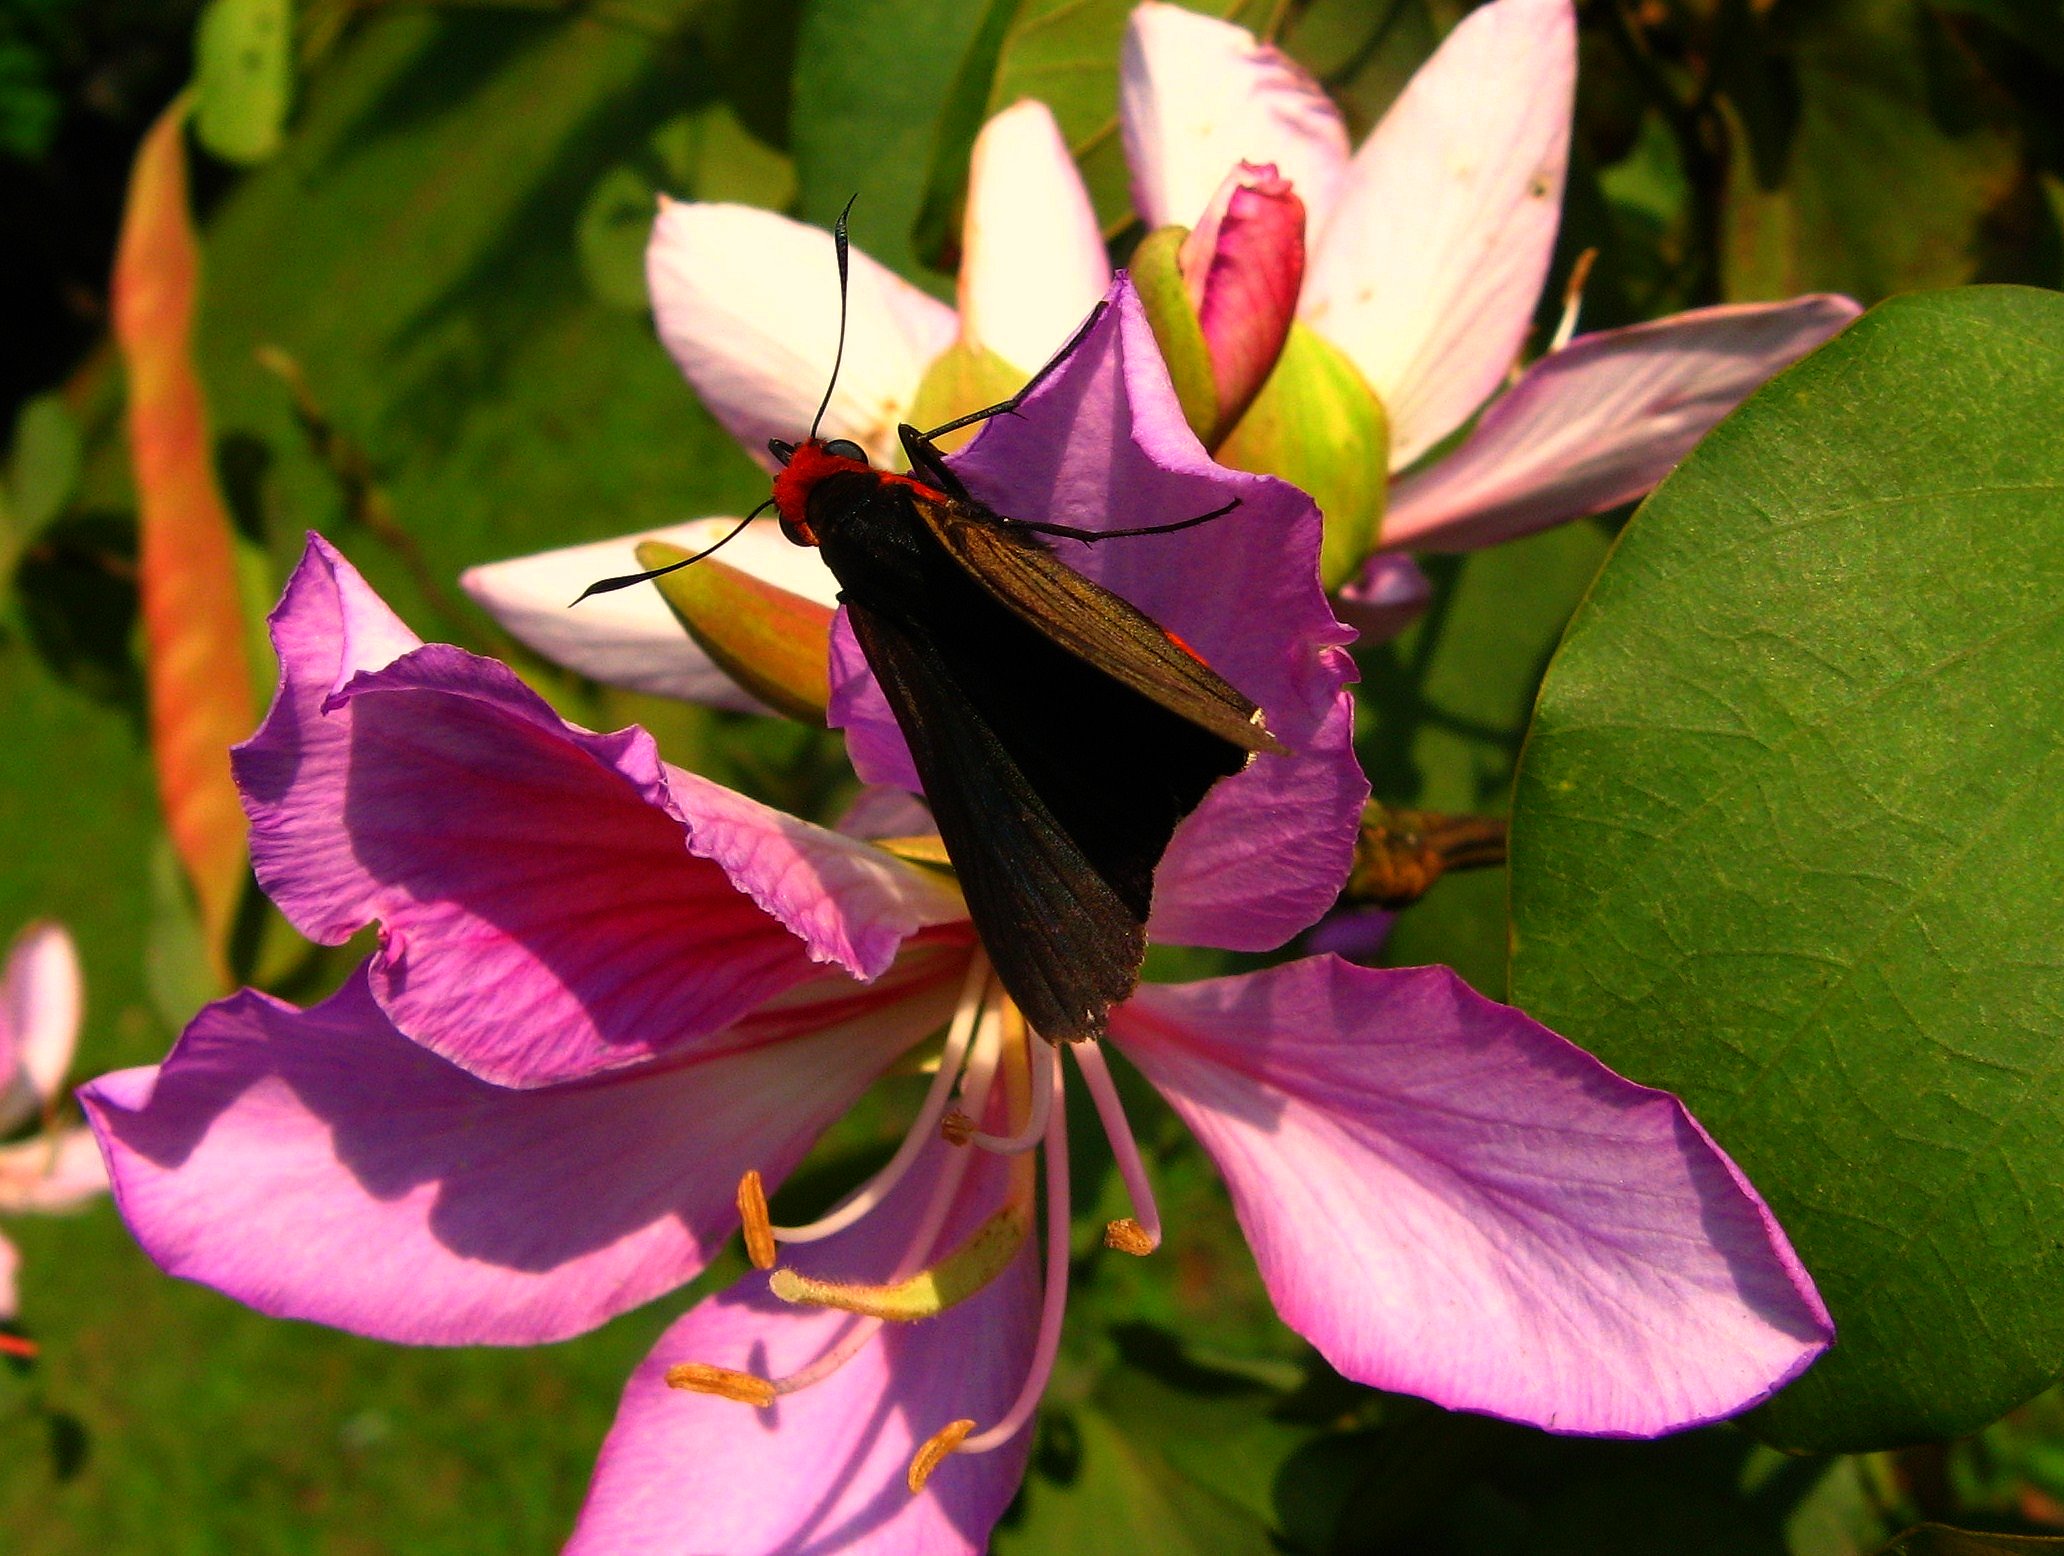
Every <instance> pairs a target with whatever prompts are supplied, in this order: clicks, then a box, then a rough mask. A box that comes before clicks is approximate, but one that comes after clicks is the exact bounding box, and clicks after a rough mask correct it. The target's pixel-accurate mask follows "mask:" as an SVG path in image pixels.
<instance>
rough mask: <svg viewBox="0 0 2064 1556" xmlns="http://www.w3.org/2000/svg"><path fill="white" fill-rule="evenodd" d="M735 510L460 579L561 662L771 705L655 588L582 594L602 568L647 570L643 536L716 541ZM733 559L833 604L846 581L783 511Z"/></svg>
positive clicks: (706, 697) (731, 704)
mask: <svg viewBox="0 0 2064 1556" xmlns="http://www.w3.org/2000/svg"><path fill="white" fill-rule="evenodd" d="M737 523H738V521H737V520H736V519H696V520H693V521H692V522H690V523H687V524H676V525H673V526H671V527H670V528H667V529H656V530H644V531H640V532H639V533H638V534H635V535H620V536H618V537H617V538H616V539H614V540H597V541H592V542H590V543H589V544H587V545H582V546H567V547H564V548H563V549H561V550H558V551H541V552H538V553H537V554H536V555H535V556H524V557H514V558H511V559H510V560H509V561H506V562H489V563H487V564H486V565H485V566H481V567H473V568H468V569H467V570H466V571H465V572H464V573H461V574H460V575H459V583H460V585H461V586H462V587H463V588H464V589H465V591H466V593H468V594H469V595H471V596H472V597H473V601H474V603H475V604H477V605H479V606H480V607H481V609H483V610H485V611H486V612H487V613H488V614H489V615H491V616H493V617H494V619H495V620H496V621H498V622H500V623H501V624H502V625H503V626H504V627H505V628H507V629H508V631H509V632H510V633H511V634H512V635H513V636H514V637H516V638H517V639H519V640H520V641H521V642H522V643H523V644H524V645H525V646H526V647H528V648H531V649H534V650H536V651H537V652H538V653H540V654H542V655H544V656H545V658H547V659H549V660H551V661H552V662H553V663H554V664H560V665H564V666H566V668H567V669H569V670H576V671H578V672H579V673H580V674H582V675H585V676H586V677H588V679H590V680H592V681H600V682H602V683H603V684H604V685H606V686H621V687H625V688H627V689H628V690H630V691H634V692H647V693H650V694H651V695H653V696H656V697H675V698H679V699H680V700H681V701H683V702H699V703H703V704H705V705H707V706H709V707H713V708H729V709H731V710H733V711H734V712H739V713H764V712H766V711H768V710H767V708H766V707H765V706H764V705H763V704H762V703H760V702H759V701H758V700H757V699H756V698H755V697H754V696H753V695H752V694H751V693H750V692H748V691H746V690H744V689H743V688H742V687H740V686H739V684H738V683H737V682H736V681H734V680H732V679H731V677H730V676H728V675H726V674H725V673H724V672H723V671H722V670H719V669H718V668H717V667H716V666H715V665H714V664H712V663H711V662H710V657H709V655H707V654H705V653H704V652H703V651H702V649H701V648H700V647H699V646H698V645H697V644H696V642H695V640H694V639H693V638H691V637H690V636H689V635H688V634H687V633H686V632H685V631H684V630H682V627H681V623H680V622H679V621H677V620H676V619H675V617H674V613H673V612H672V611H670V610H668V609H667V605H666V601H665V600H663V599H662V598H660V595H659V592H658V591H657V590H656V589H618V590H616V591H614V592H613V593H610V594H598V595H595V596H594V597H593V598H592V599H586V600H582V601H581V603H580V604H579V605H578V606H575V607H573V608H572V609H568V607H569V606H570V605H572V602H573V600H574V599H575V598H576V597H577V596H578V595H579V594H580V592H581V590H583V589H585V588H587V586H588V585H589V584H591V583H594V582H596V581H597V580H599V579H603V578H616V577H620V576H622V575H623V574H626V573H635V572H637V571H639V563H638V556H637V549H638V545H639V543H640V542H641V541H646V540H663V541H666V542H667V543H669V544H670V545H676V546H679V547H681V548H682V549H683V550H684V551H701V550H702V549H704V548H705V547H707V546H713V545H715V544H716V543H717V542H718V541H720V540H722V539H723V538H724V536H725V535H726V534H727V533H728V532H729V531H731V530H732V529H734V528H736V527H737ZM721 554H722V557H723V560H724V561H725V563H727V564H728V565H729V566H732V567H735V568H738V569H740V570H741V571H743V572H747V573H750V574H752V576H753V577H755V578H760V579H764V580H765V581H766V582H768V583H771V584H774V585H777V586H778V587H780V588H783V589H786V590H788V591H789V592H790V593H791V594H799V595H802V596H803V597H804V598H805V599H810V600H816V601H818V602H819V603H821V604H824V605H832V604H835V603H836V602H837V599H838V584H837V583H836V582H835V581H834V580H833V578H832V576H831V572H830V570H829V569H828V568H826V567H825V565H824V562H823V559H822V558H821V557H819V556H818V555H817V552H816V550H815V549H814V548H812V547H809V546H798V545H794V544H792V543H790V542H789V541H788V540H787V539H785V538H784V537H783V535H782V533H781V525H780V523H779V521H777V520H775V519H755V520H753V522H752V523H750V524H748V525H747V526H746V527H745V528H744V529H743V530H741V531H740V532H739V535H738V538H737V539H736V540H732V541H730V542H728V543H726V545H725V546H724V549H723V552H722V553H721Z"/></svg>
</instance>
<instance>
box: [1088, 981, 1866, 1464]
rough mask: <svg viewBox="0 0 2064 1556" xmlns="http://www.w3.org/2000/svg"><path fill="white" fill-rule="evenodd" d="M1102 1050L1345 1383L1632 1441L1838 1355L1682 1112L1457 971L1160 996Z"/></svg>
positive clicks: (1749, 1191) (1785, 1247)
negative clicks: (1194, 1143)
mask: <svg viewBox="0 0 2064 1556" xmlns="http://www.w3.org/2000/svg"><path fill="white" fill-rule="evenodd" d="M1111 1032H1112V1036H1113V1037H1114V1038H1116V1039H1118V1040H1120V1041H1121V1042H1122V1044H1123V1046H1124V1049H1125V1051H1126V1053H1127V1054H1128V1055H1130V1056H1131V1057H1132V1059H1133V1060H1134V1061H1135V1062H1136V1063H1137V1064H1138V1065H1139V1066H1140V1068H1141V1069H1142V1070H1144V1071H1145V1072H1146V1074H1147V1077H1148V1079H1149V1080H1151V1081H1153V1083H1154V1084H1155V1085H1156V1086H1158V1087H1159V1088H1160V1089H1161V1091H1162V1092H1163V1093H1164V1094H1165V1095H1166V1096H1167V1098H1168V1100H1169V1101H1170V1102H1171V1103H1172V1104H1173V1105H1174V1106H1175V1109H1176V1111H1177V1112H1179V1113H1181V1114H1182V1116H1183V1118H1184V1120H1185V1121H1186V1122H1187V1123H1188V1124H1189V1126H1190V1127H1191V1129H1192V1130H1194V1131H1195V1132H1196V1134H1197V1136H1198V1138H1199V1139H1200V1140H1202V1141H1203V1143H1204V1145H1205V1148H1206V1149H1207V1150H1209V1151H1210V1152H1211V1154H1212V1155H1213V1156H1214V1157H1215V1158H1216V1159H1217V1161H1218V1164H1219V1167H1220V1169H1221V1170H1222V1171H1223V1172H1224V1173H1225V1175H1226V1180H1227V1182H1228V1184H1229V1185H1230V1186H1231V1188H1232V1192H1233V1205H1234V1208H1235V1210H1236V1211H1237V1212H1238V1214H1239V1217H1240V1224H1241V1225H1242V1226H1243V1227H1244V1228H1245V1229H1246V1232H1247V1238H1248V1241H1249V1242H1250V1243H1251V1244H1252V1245H1253V1248H1254V1254H1255V1258H1256V1260H1257V1261H1258V1262H1259V1264H1260V1266H1261V1273H1262V1279H1263V1280H1264V1281H1265V1282H1266V1283H1267V1285H1268V1288H1269V1292H1270V1295H1271V1296H1272V1297H1274V1299H1275V1303H1276V1307H1277V1310H1278V1311H1279V1312H1280V1313H1281V1314H1282V1315H1283V1318H1284V1321H1285V1322H1287V1323H1288V1324H1289V1325H1290V1326H1291V1327H1292V1328H1293V1329H1295V1330H1297V1331H1298V1332H1299V1333H1300V1334H1302V1335H1304V1336H1305V1337H1306V1338H1308V1339H1309V1340H1311V1341H1312V1343H1313V1344H1315V1345H1316V1346H1318V1348H1319V1350H1320V1351H1321V1352H1322V1353H1324V1355H1325V1357H1326V1359H1327V1360H1328V1361H1330V1362H1331V1363H1332V1364H1333V1365H1334V1366H1335V1367H1336V1368H1338V1369H1339V1370H1340V1371H1341V1372H1343V1373H1345V1374H1346V1375H1347V1376H1349V1377H1351V1378H1354V1379H1356V1380H1358V1381H1360V1382H1363V1383H1369V1384H1373V1385H1375V1386H1376V1387H1378V1388H1385V1389H1395V1390H1400V1391H1403V1392H1406V1393H1413V1394H1421V1395H1424V1396H1426V1397H1427V1398H1429V1399H1432V1400H1435V1401H1436V1402H1438V1403H1440V1404H1442V1405H1446V1406H1448V1407H1450V1408H1453V1409H1462V1410H1479V1411H1483V1412H1486V1413H1487V1414H1490V1415H1497V1416H1503V1417H1506V1418H1508V1419H1510V1420H1516V1421H1526V1422H1531V1423H1533V1424H1534V1425H1537V1426H1542V1427H1546V1428H1548V1429H1549V1430H1551V1431H1559V1432H1585V1433H1595V1434H1599V1435H1605V1436H1627V1437H1646V1436H1652V1435H1655V1434H1657V1433H1661V1432H1667V1431H1673V1430H1676V1429H1677V1428H1680V1427H1686V1426H1692V1425H1695V1424H1697V1423H1700V1422H1704V1421H1711V1420H1715V1419H1717V1418H1719V1417H1722V1416H1727V1415H1732V1414H1734V1413H1735V1412H1736V1411H1739V1410H1744V1409H1746V1408H1748V1407H1749V1406H1750V1405H1753V1404H1755V1403H1756V1402H1757V1401H1759V1400H1761V1399H1764V1398H1766V1397H1767V1396H1768V1395H1770V1394H1771V1393H1772V1392H1774V1391H1775V1390H1777V1389H1778V1388H1780V1387H1782V1386H1783V1385H1784V1384H1786V1383H1788V1382H1790V1381H1791V1380H1792V1379H1793V1378H1794V1377H1796V1376H1798V1374H1799V1373H1800V1372H1801V1371H1802V1370H1803V1369H1804V1368H1805V1367H1806V1365H1807V1364H1808V1363H1809V1362H1811V1361H1812V1360H1813V1358H1814V1357H1816V1356H1818V1355H1819V1354H1820V1352H1821V1351H1822V1350H1824V1349H1825V1348H1826V1346H1827V1344H1828V1341H1829V1339H1830V1338H1831V1336H1832V1334H1833V1328H1832V1326H1831V1324H1830V1323H1829V1320H1828V1316H1827V1310H1826V1309H1825V1308H1824V1307H1822V1306H1821V1303H1820V1299H1819V1297H1818V1296H1817V1295H1816V1294H1815V1292H1814V1289H1813V1285H1812V1282H1811V1281H1810V1280H1809V1279H1808V1277H1807V1275H1806V1272H1805V1270H1804V1269H1803V1268H1801V1266H1800V1264H1799V1261H1798V1259H1797V1258H1796V1257H1795V1256H1794V1255H1793V1253H1792V1250H1791V1247H1790V1245H1789V1244H1787V1243H1786V1241H1785V1237H1784V1233H1783V1232H1782V1231H1781V1230H1780V1229H1779V1227H1778V1225H1777V1222H1776V1221H1775V1219H1774V1218H1773V1217H1772V1216H1771V1214H1770V1212H1769V1210H1768V1209H1766V1208H1765V1207H1764V1204H1763V1202H1762V1200H1761V1199H1759V1198H1758V1197H1757V1196H1756V1192H1755V1190H1754V1189H1753V1188H1751V1187H1750V1186H1749V1184H1748V1181H1747V1180H1746V1179H1745V1178H1743V1176H1742V1175H1741V1172H1740V1171H1739V1169H1737V1168H1736V1167H1735V1165H1734V1164H1733V1163H1732V1162H1730V1161H1729V1160H1728V1159H1727V1157H1726V1156H1725V1155H1724V1154H1723V1153H1722V1152H1721V1150H1720V1148H1719V1147H1718V1146H1717V1145H1715V1144H1714V1143H1713V1141H1712V1139H1711V1137H1710V1136H1708V1135H1707V1134H1706V1132H1705V1131H1704V1130H1703V1129H1701V1128H1700V1127H1699V1125H1698V1123H1697V1121H1696V1120H1694V1119H1693V1118H1692V1117H1691V1115H1690V1114H1689V1113H1688V1112H1687V1111H1686V1110H1685V1108H1684V1105H1683V1104H1682V1103H1681V1102H1679V1101H1678V1100H1677V1099H1676V1098H1675V1097H1672V1096H1670V1095H1669V1094H1668V1093H1667V1092H1660V1091H1653V1090H1650V1089H1649V1088H1648V1087H1645V1086H1637V1085H1635V1084H1633V1083H1632V1082H1630V1081H1626V1080H1622V1079H1621V1078H1620V1077H1619V1076H1617V1075H1615V1074H1613V1073H1612V1072H1611V1071H1610V1070H1608V1069H1606V1068H1605V1066H1604V1065H1602V1064H1600V1063H1599V1062H1598V1061H1597V1060H1595V1059H1593V1058H1591V1057H1590V1056H1589V1055H1588V1054H1586V1053H1584V1052H1583V1051H1582V1050H1580V1049H1578V1048H1576V1047H1575V1046H1574V1045H1572V1044H1570V1043H1567V1042H1565V1041H1564V1040H1563V1039H1562V1038H1560V1037H1557V1036H1556V1035H1555V1034H1554V1033H1553V1032H1550V1031H1549V1030H1548V1029H1547V1028H1546V1027H1543V1026H1541V1025H1539V1024H1538V1023H1536V1022H1534V1021H1532V1020H1530V1019H1528V1018H1527V1017H1526V1016H1524V1015H1522V1014H1521V1013H1520V1012H1518V1011H1516V1010H1513V1009H1511V1008H1510V1007H1508V1006H1504V1005H1498V1004H1494V1003H1493V1002H1491V1001H1490V1000H1487V999H1484V998H1483V997H1482V996H1480V995H1478V994H1476V993H1475V992H1473V991H1472V990H1471V989H1470V988H1469V987H1468V985H1467V984H1465V983H1463V982H1462V980H1461V979H1460V978H1458V977H1456V976H1455V974H1454V973H1452V972H1450V971H1449V970H1448V969H1447V968H1444V967H1411V968H1401V969H1383V970H1378V969H1372V968H1363V967H1353V966H1350V965H1348V964H1347V963H1344V962H1340V961H1336V960H1334V959H1332V958H1329V957H1318V958H1313V959H1311V960H1309V961H1303V962H1296V963H1291V964H1289V965H1287V966H1282V967H1276V968H1271V969H1270V970H1268V971H1267V972H1261V973H1255V974H1252V975H1249V976H1245V977H1236V978H1220V979H1216V980H1213V981H1211V982H1209V983H1197V984H1190V985H1188V986H1186V987H1170V986H1165V985H1163V986H1150V987H1147V988H1143V989H1141V990H1140V992H1139V994H1138V995H1137V996H1136V997H1135V998H1134V999H1133V1000H1132V1001H1130V1002H1129V1003H1128V1004H1126V1005H1125V1006H1124V1007H1122V1008H1121V1010H1120V1011H1118V1012H1116V1013H1114V1015H1113V1019H1112V1027H1111ZM1177 1235H1178V1236H1179V1235H1180V1231H1179V1230H1178V1232H1177Z"/></svg>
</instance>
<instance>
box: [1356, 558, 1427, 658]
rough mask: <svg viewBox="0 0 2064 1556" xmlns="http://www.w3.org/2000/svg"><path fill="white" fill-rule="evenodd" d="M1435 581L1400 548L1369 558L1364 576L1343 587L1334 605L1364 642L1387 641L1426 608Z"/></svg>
mask: <svg viewBox="0 0 2064 1556" xmlns="http://www.w3.org/2000/svg"><path fill="white" fill-rule="evenodd" d="M1432 600H1433V585H1432V584H1431V583H1430V582H1429V581H1428V580H1427V577H1426V575H1425V574H1424V573H1422V572H1420V571H1419V564H1418V563H1417V562H1414V561H1413V560H1412V559H1411V558H1410V557H1408V556H1401V555H1399V554H1398V553H1397V552H1394V551H1390V552H1379V553H1378V554H1377V555H1375V556H1373V557H1371V558H1369V561H1368V564H1367V565H1366V566H1364V567H1363V569H1362V571H1361V576H1360V577H1358V578H1356V579H1354V580H1353V581H1352V582H1350V583H1349V584H1348V586H1347V587H1346V588H1344V589H1342V590H1341V591H1340V596H1339V598H1338V599H1337V600H1335V601H1334V609H1336V610H1338V611H1339V612H1340V619H1341V620H1342V621H1344V622H1346V623H1347V624H1348V625H1349V626H1351V627H1353V628H1354V629H1355V630H1356V631H1357V632H1359V633H1361V635H1362V639H1361V640H1362V642H1364V643H1387V642H1389V641H1390V640H1391V639H1392V638H1394V637H1396V636H1397V635H1398V634H1399V633H1400V632H1402V631H1404V630H1405V628H1407V627H1409V626H1410V625H1411V624H1412V623H1413V622H1415V621H1417V620H1418V619H1419V618H1420V617H1421V616H1422V615H1424V614H1425V612H1426V607H1427V606H1428V605H1429V604H1430V603H1432Z"/></svg>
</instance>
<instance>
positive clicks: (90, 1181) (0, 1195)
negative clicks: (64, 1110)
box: [0, 1124, 108, 1215]
mask: <svg viewBox="0 0 2064 1556" xmlns="http://www.w3.org/2000/svg"><path fill="white" fill-rule="evenodd" d="M107 1186H108V1180H107V1168H106V1166H105V1165H104V1164H103V1163H102V1161H101V1159H100V1147H98V1146H97V1145H95V1144H94V1143H93V1132H92V1131H91V1130H88V1129H81V1128H79V1127H78V1126H77V1125H76V1124H75V1125H73V1126H71V1127H70V1128H66V1129H60V1130H58V1131H57V1132H56V1133H54V1134H41V1135H34V1136H31V1137H30V1138H29V1139H26V1140H18V1141H16V1142H15V1143H14V1144H13V1145H5V1146H0V1211H6V1212H7V1213H8V1214H9V1215H15V1214H18V1213H20V1212H22V1211H25V1210H33V1211H41V1212H44V1213H45V1214H56V1215H61V1214H63V1213H64V1212H65V1211H68V1210H77V1209H79V1208H80V1207H81V1206H83V1205H85V1204H87V1203H88V1202H89V1201H91V1200H93V1199H96V1198H98V1197H99V1196H100V1195H102V1194H105V1193H106V1192H107Z"/></svg>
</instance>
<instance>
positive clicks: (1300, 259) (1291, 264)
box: [1178, 162, 1304, 428]
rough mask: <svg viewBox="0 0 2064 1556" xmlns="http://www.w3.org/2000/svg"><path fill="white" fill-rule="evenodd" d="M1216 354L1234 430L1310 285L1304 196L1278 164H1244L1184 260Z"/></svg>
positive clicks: (1186, 280) (1222, 404)
mask: <svg viewBox="0 0 2064 1556" xmlns="http://www.w3.org/2000/svg"><path fill="white" fill-rule="evenodd" d="M1178 263H1179V265H1180V266H1181V269H1182V275H1183V284H1184V287H1185V289H1186V290H1187V291H1188V293H1189V298H1190V303H1191V306H1192V307H1194V308H1195V309H1196V312H1197V320H1198V323H1199V324H1200V325H1202V327H1203V330H1204V342H1205V344H1206V346H1208V347H1209V348H1210V352H1211V373H1212V379H1213V382H1214V385H1215V387H1216V389H1217V391H1218V412H1219V420H1218V424H1219V426H1220V427H1223V428H1230V427H1232V426H1234V425H1236V424H1237V423H1238V422H1239V419H1240V415H1241V413H1242V412H1243V411H1245V410H1246V409H1247V407H1248V405H1249V404H1250V403H1251V402H1252V401H1253V399H1254V396H1255V395H1256V394H1257V393H1258V392H1259V391H1260V389H1261V386H1262V384H1264V383H1265V382H1267V380H1268V375H1269V372H1270V370H1271V369H1272V368H1274V367H1275V365H1276V358H1277V357H1278V356H1279V355H1281V353H1282V350H1283V342H1284V340H1285V338H1286V337H1287V336H1288V335H1289V333H1290V322H1291V320H1292V319H1293V318H1295V317H1296V313H1297V292H1298V288H1299V287H1300V286H1302V285H1303V283H1304V202H1303V201H1302V200H1300V199H1299V198H1298V197H1297V192H1296V191H1295V190H1294V189H1292V188H1291V187H1290V181H1289V180H1288V179H1286V178H1283V177H1281V176H1279V175H1278V174H1277V172H1276V168H1275V164H1274V163H1260V164H1256V163H1252V162H1242V163H1240V164H1239V165H1238V166H1237V167H1235V168H1234V169H1233V171H1232V172H1231V173H1229V174H1227V175H1226V179H1225V182H1224V183H1222V184H1221V185H1219V189H1218V193H1217V194H1216V195H1214V196H1213V197H1212V200H1211V206H1210V209H1208V210H1207V211H1206V212H1205V213H1204V217H1203V220H1201V221H1200V222H1198V223H1197V226H1196V227H1195V229H1194V230H1192V231H1191V233H1190V235H1189V237H1188V238H1186V239H1185V240H1184V241H1183V246H1182V253H1181V255H1180V258H1179V260H1178Z"/></svg>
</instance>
